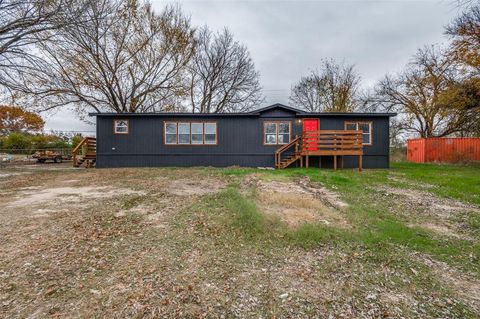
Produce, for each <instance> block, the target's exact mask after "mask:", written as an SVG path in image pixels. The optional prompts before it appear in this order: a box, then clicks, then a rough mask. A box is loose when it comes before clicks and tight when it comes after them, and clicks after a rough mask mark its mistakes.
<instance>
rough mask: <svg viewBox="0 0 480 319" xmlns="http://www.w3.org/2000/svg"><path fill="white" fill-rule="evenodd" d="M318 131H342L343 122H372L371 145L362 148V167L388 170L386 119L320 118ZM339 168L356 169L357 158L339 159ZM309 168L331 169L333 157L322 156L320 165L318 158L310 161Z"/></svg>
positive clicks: (388, 141)
mask: <svg viewBox="0 0 480 319" xmlns="http://www.w3.org/2000/svg"><path fill="white" fill-rule="evenodd" d="M319 118H320V130H343V129H344V128H345V126H344V125H345V122H350V121H360V122H372V145H365V146H364V147H363V167H365V168H388V167H390V156H389V154H390V139H389V128H390V125H389V118H388V117H372V116H370V117H368V116H365V117H358V116H352V117H350V116H341V117H332V116H323V117H322V116H320V117H319ZM338 164H339V167H342V166H343V167H344V168H354V167H358V157H357V156H343V157H339V162H338ZM310 166H311V167H314V166H318V167H325V168H333V157H332V156H322V157H321V163H319V159H318V158H315V157H313V158H311V159H310Z"/></svg>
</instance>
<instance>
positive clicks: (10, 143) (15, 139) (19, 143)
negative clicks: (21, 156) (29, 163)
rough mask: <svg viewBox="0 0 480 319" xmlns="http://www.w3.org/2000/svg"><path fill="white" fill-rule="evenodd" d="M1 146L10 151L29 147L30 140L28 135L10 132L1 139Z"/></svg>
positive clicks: (18, 150)
mask: <svg viewBox="0 0 480 319" xmlns="http://www.w3.org/2000/svg"><path fill="white" fill-rule="evenodd" d="M3 148H5V149H6V150H10V151H12V152H20V151H21V150H28V149H31V140H30V138H29V136H28V135H25V134H22V133H11V134H10V135H8V136H7V137H6V138H5V139H4V141H3Z"/></svg>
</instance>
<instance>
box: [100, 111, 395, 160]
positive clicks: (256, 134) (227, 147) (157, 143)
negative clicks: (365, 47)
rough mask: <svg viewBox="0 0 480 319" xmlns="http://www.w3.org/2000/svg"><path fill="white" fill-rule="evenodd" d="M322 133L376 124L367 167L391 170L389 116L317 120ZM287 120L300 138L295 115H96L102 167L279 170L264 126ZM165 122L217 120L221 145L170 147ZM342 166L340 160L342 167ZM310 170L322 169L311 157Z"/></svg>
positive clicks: (274, 113)
mask: <svg viewBox="0 0 480 319" xmlns="http://www.w3.org/2000/svg"><path fill="white" fill-rule="evenodd" d="M318 117H319V118H320V129H323V130H343V128H344V122H345V121H349V120H358V121H363V120H365V121H372V122H373V145H372V146H365V147H364V153H365V156H364V160H363V162H364V167H366V168H369V167H371V168H385V167H388V163H389V157H388V151H389V144H388V143H389V139H388V127H389V120H388V117H345V116H343V117H340V116H339V117H333V116H325V117H322V116H318ZM119 118H127V119H128V120H129V134H128V135H119V134H113V121H114V119H119ZM268 120H277V121H278V120H288V121H291V122H292V137H293V136H294V135H298V134H300V133H301V130H302V124H301V123H300V122H298V118H296V117H295V113H293V112H289V111H286V110H283V109H281V110H276V109H273V110H269V111H266V112H264V113H262V114H261V115H260V116H258V115H256V116H254V115H252V116H212V117H209V116H202V117H201V118H199V117H196V116H191V117H185V116H182V117H175V116H158V115H150V116H149V115H145V116H128V115H119V116H117V117H112V116H97V167H139V166H218V167H225V166H232V165H239V166H250V167H257V166H274V156H273V154H274V153H275V150H276V149H278V148H279V146H265V145H263V122H264V121H268ZM165 121H186V122H189V121H192V122H195V121H197V122H198V121H213V122H216V123H217V130H218V135H217V138H218V145H209V146H204V145H198V146H197V145H196V146H190V145H183V146H180V145H165V144H164V136H163V127H164V122H165ZM339 163H341V160H340V162H339ZM310 164H311V166H315V165H316V166H318V165H319V162H318V159H317V158H314V157H312V158H311V161H310ZM321 164H322V165H321V166H322V167H331V166H332V158H331V157H323V158H322V163H321ZM343 164H344V167H357V165H358V164H357V158H356V157H348V156H346V157H345V158H344V163H343Z"/></svg>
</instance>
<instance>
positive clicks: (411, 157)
mask: <svg viewBox="0 0 480 319" xmlns="http://www.w3.org/2000/svg"><path fill="white" fill-rule="evenodd" d="M407 160H408V161H410V162H417V163H426V162H450V163H455V162H461V161H480V138H468V137H465V138H464V137H456V138H437V137H433V138H418V139H413V140H408V141H407Z"/></svg>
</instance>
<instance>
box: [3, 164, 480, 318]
mask: <svg viewBox="0 0 480 319" xmlns="http://www.w3.org/2000/svg"><path fill="white" fill-rule="evenodd" d="M55 167H56V166H53V165H44V166H40V169H38V168H36V169H34V168H31V167H28V168H27V167H25V168H22V169H21V170H20V169H8V170H5V171H2V172H1V174H0V238H1V245H0V317H4V318H25V317H29V318H44V317H146V318H158V317H162V318H192V317H198V318H206V317H215V318H217V317H225V318H230V317H240V318H251V317H271V318H273V317H275V318H283V317H301V318H305V317H317V318H329V317H338V318H353V317H362V318H379V317H385V318H386V317H408V318H410V317H412V318H427V317H472V318H474V317H475V314H476V313H477V312H478V311H480V308H479V307H480V305H479V302H478V300H477V299H475V298H477V297H478V287H479V285H478V282H479V281H478V279H477V278H476V277H475V276H472V275H471V274H467V273H464V272H462V271H461V270H459V269H457V268H455V267H452V266H449V265H447V264H445V263H442V262H440V261H438V260H435V259H433V258H431V257H428V258H429V259H426V258H427V257H426V255H424V254H421V255H419V254H412V251H411V250H410V249H409V248H407V247H406V246H404V245H398V246H396V245H395V244H393V243H392V244H388V245H383V244H380V245H376V246H369V245H367V244H365V243H364V242H365V241H364V242H362V241H361V239H359V242H358V243H356V242H354V241H350V242H348V241H345V240H344V238H342V237H335V236H345V238H347V237H348V236H347V235H348V234H350V233H353V232H355V231H357V228H361V226H362V225H355V224H353V223H354V222H357V221H358V219H357V218H356V217H355V216H356V215H355V214H356V213H357V209H358V207H357V206H352V205H351V203H350V202H349V203H348V204H347V203H346V200H345V199H344V197H345V193H342V194H341V193H337V192H333V191H332V188H328V189H327V188H326V187H324V186H321V185H319V184H318V183H313V182H310V181H309V180H308V179H305V178H298V177H295V178H290V177H285V176H283V177H279V176H275V175H274V174H273V173H270V172H257V173H256V174H255V175H246V176H243V174H238V175H235V174H231V172H232V170H225V171H223V170H214V169H112V170H107V169H102V170H83V169H80V170H72V169H70V168H68V167H65V168H64V169H55ZM234 171H235V170H234ZM238 171H241V170H240V169H239V170H238ZM25 172H27V173H25ZM224 172H225V174H224ZM239 185H240V186H239ZM390 198H392V200H391V199H390ZM382 200H384V204H385V205H386V206H392V207H400V206H393V203H394V202H396V201H398V197H394V196H385V198H383V199H382ZM432 200H433V201H435V202H436V203H438V204H439V205H440V204H442V205H443V204H445V203H444V202H442V201H441V200H439V199H435V198H433V199H432ZM392 213H395V211H392ZM271 216H275V218H274V219H279V220H280V221H279V222H278V221H275V220H272V219H271V218H270V217H271ZM405 218H406V217H405ZM407 221H411V220H410V219H408V220H407ZM284 226H285V227H284ZM309 227H310V228H309ZM317 235H318V236H319V237H318V238H320V239H319V240H320V242H319V243H320V244H319V245H315V246H313V247H311V248H307V249H305V248H302V247H301V246H297V245H296V244H295V243H294V241H291V240H290V239H291V238H302V236H313V237H314V239H315V240H317V239H318V238H317V237H315V236H317ZM295 236H296V237H295ZM329 236H331V237H329ZM428 260H429V261H430V264H429V262H428ZM432 265H433V266H432ZM441 269H443V270H444V271H443V272H442V271H437V270H441ZM445 274H448V278H445V277H444V275H445ZM449 278H454V279H455V280H454V281H455V283H453V282H452V281H451V280H450V279H449ZM456 279H458V280H456ZM452 287H453V288H452ZM462 289H463V291H468V293H462Z"/></svg>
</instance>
